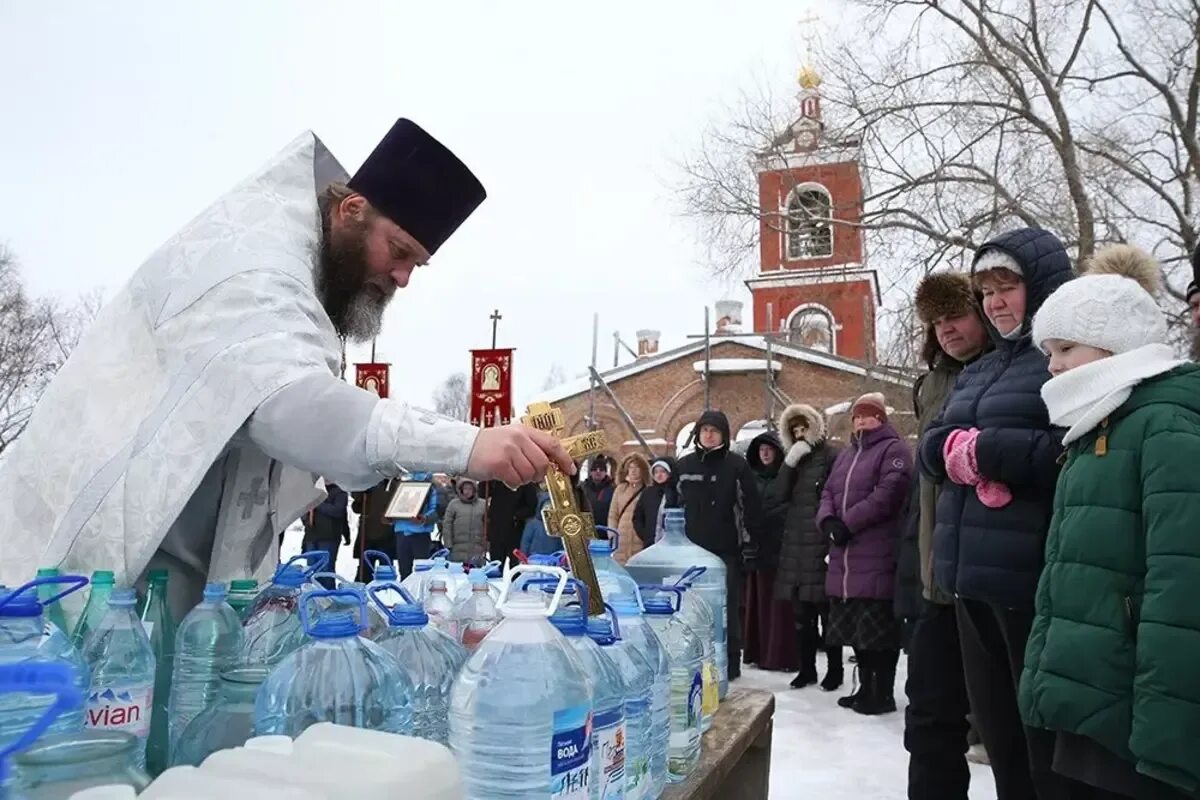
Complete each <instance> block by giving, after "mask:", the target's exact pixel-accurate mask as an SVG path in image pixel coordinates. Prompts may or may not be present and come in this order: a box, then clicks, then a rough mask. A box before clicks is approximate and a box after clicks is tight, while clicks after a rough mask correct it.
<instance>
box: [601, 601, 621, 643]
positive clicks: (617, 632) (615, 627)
mask: <svg viewBox="0 0 1200 800" xmlns="http://www.w3.org/2000/svg"><path fill="white" fill-rule="evenodd" d="M604 610H605V611H606V612H607V614H608V621H609V622H611V623H612V632H613V639H614V640H615V641H618V642H619V641H621V626H620V625H619V624H618V623H617V610H616V609H615V608H613V607H612V606H610V605H609V604H608V603H605V604H604Z"/></svg>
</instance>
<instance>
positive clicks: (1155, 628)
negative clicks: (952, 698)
mask: <svg viewBox="0 0 1200 800" xmlns="http://www.w3.org/2000/svg"><path fill="white" fill-rule="evenodd" d="M1160 272H1161V269H1160V267H1159V265H1158V263H1157V262H1156V261H1155V260H1154V259H1153V258H1151V257H1150V256H1149V255H1147V254H1146V253H1144V252H1142V251H1140V250H1137V249H1136V248H1133V247H1129V246H1127V245H1114V246H1111V247H1108V248H1105V249H1104V250H1101V251H1100V252H1098V253H1097V254H1096V255H1095V257H1094V258H1093V259H1092V261H1091V264H1090V265H1089V267H1088V270H1087V271H1086V273H1085V274H1084V275H1083V276H1082V277H1080V278H1077V279H1076V280H1074V281H1072V282H1070V283H1068V284H1067V285H1065V286H1064V287H1062V288H1061V289H1059V290H1058V291H1057V292H1055V293H1054V294H1053V295H1051V296H1050V299H1049V300H1047V301H1046V303H1045V305H1043V306H1042V309H1041V311H1039V312H1038V314H1037V317H1036V318H1035V319H1034V322H1033V336H1034V341H1035V342H1036V343H1037V345H1038V346H1039V347H1041V348H1043V349H1044V350H1045V351H1046V352H1047V353H1048V354H1049V356H1050V372H1051V374H1052V375H1053V376H1054V377H1053V378H1051V379H1050V381H1049V382H1047V383H1046V385H1045V386H1043V387H1042V398H1043V399H1044V400H1045V402H1046V408H1047V409H1048V410H1049V413H1050V420H1051V422H1053V423H1054V424H1055V425H1059V426H1062V427H1064V428H1066V429H1067V433H1066V435H1065V436H1064V437H1063V444H1064V445H1065V446H1066V448H1067V453H1066V463H1065V465H1064V467H1063V470H1062V474H1061V475H1060V476H1059V479H1058V490H1057V493H1056V494H1055V497H1054V516H1053V519H1052V521H1051V523H1050V533H1049V537H1048V539H1047V542H1046V566H1045V569H1044V570H1043V572H1042V576H1041V580H1040V581H1039V582H1038V589H1037V595H1036V600H1035V616H1034V622H1033V629H1032V631H1031V633H1030V636H1029V642H1028V645H1027V647H1026V650H1025V669H1024V672H1023V674H1022V676H1021V690H1020V695H1019V698H1020V708H1021V714H1022V716H1023V717H1024V718H1025V720H1026V722H1027V723H1028V724H1029V725H1031V726H1034V727H1037V728H1045V729H1049V730H1051V731H1054V732H1055V746H1054V761H1053V767H1054V770H1055V771H1056V772H1058V773H1059V774H1061V775H1064V776H1066V777H1068V778H1071V779H1074V780H1078V781H1081V782H1083V783H1085V784H1087V785H1088V786H1090V787H1092V791H1091V793H1089V794H1082V793H1079V794H1074V795H1072V797H1088V798H1092V797H1094V798H1125V797H1132V798H1144V799H1146V800H1156V799H1158V798H1169V799H1170V800H1176V799H1177V798H1185V797H1197V796H1200V762H1198V761H1197V759H1196V753H1197V750H1196V748H1197V741H1200V680H1198V678H1197V676H1200V613H1197V609H1200V525H1198V523H1197V521H1198V520H1200V471H1197V469H1196V465H1197V464H1198V463H1200V366H1196V365H1193V364H1185V363H1184V362H1182V361H1180V360H1179V359H1178V358H1177V357H1176V354H1175V353H1174V351H1173V350H1172V349H1171V347H1170V346H1169V345H1168V344H1167V343H1166V341H1167V322H1166V318H1165V316H1164V315H1163V313H1162V310H1161V309H1160V308H1159V306H1158V304H1157V302H1156V301H1155V299H1154V294H1155V293H1157V292H1158V290H1159V275H1160Z"/></svg>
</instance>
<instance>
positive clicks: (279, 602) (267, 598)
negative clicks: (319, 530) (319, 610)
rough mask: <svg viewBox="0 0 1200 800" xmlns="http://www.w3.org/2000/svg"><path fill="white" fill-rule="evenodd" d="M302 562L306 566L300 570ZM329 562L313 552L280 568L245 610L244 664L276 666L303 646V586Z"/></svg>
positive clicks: (320, 554) (242, 659) (321, 553)
mask: <svg viewBox="0 0 1200 800" xmlns="http://www.w3.org/2000/svg"><path fill="white" fill-rule="evenodd" d="M300 561H303V562H305V565H306V566H305V567H301V566H300V565H299V563H298V562H300ZM328 563H329V554H328V553H326V552H325V551H323V550H313V551H312V552H308V553H301V554H300V555H298V556H294V557H292V558H290V559H288V562H287V563H286V564H280V565H279V568H278V569H277V570H275V577H274V578H272V579H271V583H270V585H269V586H267V587H266V588H265V589H263V590H262V591H261V592H259V593H258V597H256V598H254V603H253V604H252V605H251V606H250V608H249V609H247V610H246V616H245V621H244V622H243V623H242V629H243V631H244V633H245V646H244V647H243V650H242V656H241V661H242V663H244V664H247V665H252V666H253V665H259V666H264V667H273V666H275V665H276V664H278V663H279V662H280V661H282V660H283V659H284V658H285V657H286V656H287V655H288V654H289V653H291V652H292V651H293V650H295V649H296V648H297V647H299V646H300V645H301V644H303V643H304V629H303V628H302V627H301V625H300V615H299V606H300V594H301V587H303V586H304V584H305V582H306V581H307V580H308V579H309V578H310V577H311V576H312V574H313V573H314V572H319V571H320V570H322V569H324V568H325V566H326V565H327V564H328Z"/></svg>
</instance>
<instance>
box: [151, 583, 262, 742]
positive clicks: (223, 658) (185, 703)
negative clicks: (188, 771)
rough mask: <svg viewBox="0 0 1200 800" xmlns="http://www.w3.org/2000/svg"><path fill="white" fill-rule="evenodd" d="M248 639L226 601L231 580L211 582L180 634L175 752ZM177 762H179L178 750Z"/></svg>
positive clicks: (172, 727)
mask: <svg viewBox="0 0 1200 800" xmlns="http://www.w3.org/2000/svg"><path fill="white" fill-rule="evenodd" d="M243 641H244V640H243V633H242V624H241V621H240V620H239V619H238V615H237V612H236V611H234V610H233V607H232V606H230V605H229V604H228V603H227V602H225V584H223V583H210V584H208V585H207V586H205V587H204V597H203V599H202V600H201V601H200V604H199V605H198V606H196V607H195V608H193V609H192V610H191V611H189V612H188V615H187V616H186V617H184V618H183V622H182V623H180V625H179V631H178V633H176V634H175V667H174V670H173V672H172V675H171V697H170V702H169V703H168V705H167V718H168V730H169V732H170V733H169V736H168V739H169V741H170V747H171V752H172V753H174V752H175V749H176V748H177V747H178V746H179V742H180V737H181V736H182V735H183V732H184V730H186V729H187V727H188V724H189V723H190V722H191V721H192V719H193V718H194V717H195V716H196V715H197V714H199V713H200V712H201V711H203V710H204V709H206V708H208V707H209V706H211V705H212V703H213V702H214V701H215V700H216V698H217V694H218V692H219V691H220V686H221V672H222V671H223V670H226V669H229V668H230V667H232V666H233V665H234V664H235V663H236V662H237V660H238V658H239V657H240V656H241V653H242V649H243ZM171 763H172V764H175V763H178V762H177V761H176V760H175V758H174V756H172V759H171Z"/></svg>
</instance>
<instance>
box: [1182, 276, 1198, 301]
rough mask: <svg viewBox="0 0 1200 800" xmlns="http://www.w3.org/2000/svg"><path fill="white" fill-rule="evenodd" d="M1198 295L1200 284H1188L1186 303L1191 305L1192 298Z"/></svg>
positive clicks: (1194, 282) (1193, 282)
mask: <svg viewBox="0 0 1200 800" xmlns="http://www.w3.org/2000/svg"><path fill="white" fill-rule="evenodd" d="M1198 294H1200V283H1196V281H1192V282H1191V283H1189V284H1188V288H1187V295H1185V297H1184V302H1185V303H1191V302H1192V297H1194V296H1195V295H1198Z"/></svg>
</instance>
